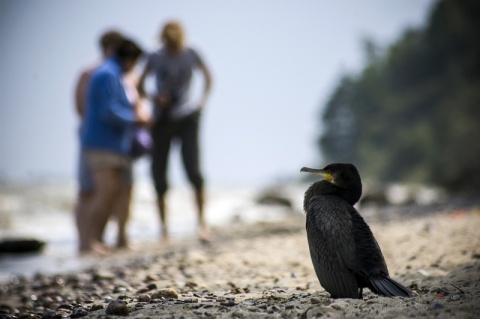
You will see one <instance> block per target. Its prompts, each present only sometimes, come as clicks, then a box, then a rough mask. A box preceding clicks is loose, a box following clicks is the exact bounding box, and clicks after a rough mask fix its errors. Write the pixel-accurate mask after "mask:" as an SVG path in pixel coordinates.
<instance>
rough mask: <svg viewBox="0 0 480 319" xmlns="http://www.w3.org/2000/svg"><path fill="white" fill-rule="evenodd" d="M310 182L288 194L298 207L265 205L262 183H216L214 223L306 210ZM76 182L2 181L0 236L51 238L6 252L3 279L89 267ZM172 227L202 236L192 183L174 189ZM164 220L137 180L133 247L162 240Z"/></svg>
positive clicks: (108, 238)
mask: <svg viewBox="0 0 480 319" xmlns="http://www.w3.org/2000/svg"><path fill="white" fill-rule="evenodd" d="M304 189H305V185H290V186H289V189H288V191H286V192H284V193H285V194H286V197H289V199H290V200H291V201H292V204H293V205H292V207H291V208H288V207H285V206H280V205H265V204H259V203H258V198H259V196H261V194H262V193H263V192H264V191H265V188H262V187H217V188H215V187H213V188H209V189H208V192H207V194H206V196H207V201H206V202H207V205H206V217H207V221H208V223H209V224H210V225H211V226H214V227H215V226H220V225H225V224H228V223H239V222H243V223H253V222H257V221H268V220H276V219H280V218H283V217H284V216H285V215H288V214H291V213H292V211H301V200H302V198H303V195H302V194H303V191H304ZM76 192H77V191H76V184H75V183H74V182H73V181H71V182H65V181H62V182H60V181H49V182H30V183H17V184H0V240H1V239H2V238H35V239H38V240H42V241H45V242H46V245H45V247H44V249H43V251H42V252H41V253H35V254H21V255H14V254H8V255H0V281H4V280H6V279H8V278H9V277H11V276H13V275H26V276H31V275H33V274H35V273H36V272H45V273H53V272H57V271H71V270H75V269H78V268H80V267H82V266H85V264H84V259H82V258H79V257H78V252H77V231H76V227H75V221H74V214H73V210H74V206H75V201H76ZM167 201H168V208H169V213H168V225H169V228H170V232H171V237H172V241H174V240H175V239H178V238H185V237H188V236H195V235H196V225H197V218H196V211H195V206H194V194H193V193H192V190H191V189H190V188H189V187H188V186H179V187H172V190H170V191H169V193H168V197H167ZM159 225H160V222H159V216H158V212H157V206H156V199H155V192H154V189H153V186H152V184H151V183H150V181H149V180H140V181H136V182H135V186H134V191H133V196H132V204H131V213H130V220H129V222H128V226H127V233H128V235H129V238H130V240H131V243H132V245H133V246H134V247H135V246H139V245H140V246H141V245H142V244H143V243H149V242H156V241H158V239H159V238H160V226H159ZM115 237H116V227H115V223H114V222H110V223H109V224H108V225H107V229H106V232H105V242H106V243H107V244H109V245H113V244H114V243H115Z"/></svg>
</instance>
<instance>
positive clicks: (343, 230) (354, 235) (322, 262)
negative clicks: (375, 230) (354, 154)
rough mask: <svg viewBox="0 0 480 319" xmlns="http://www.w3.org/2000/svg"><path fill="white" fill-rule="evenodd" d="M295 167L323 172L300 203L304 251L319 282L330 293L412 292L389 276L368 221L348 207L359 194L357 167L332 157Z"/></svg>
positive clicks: (343, 295)
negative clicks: (304, 230)
mask: <svg viewBox="0 0 480 319" xmlns="http://www.w3.org/2000/svg"><path fill="white" fill-rule="evenodd" d="M300 171H301V172H309V173H314V174H317V175H320V176H322V177H323V178H324V180H321V181H318V182H316V183H314V184H312V186H310V188H309V189H308V190H307V191H306V192H305V199H304V204H303V208H304V210H305V212H306V214H307V217H306V228H307V239H308V246H309V248H310V257H311V258H312V263H313V267H314V268H315V273H316V274H317V277H318V280H319V281H320V284H321V285H322V287H323V288H324V289H325V290H326V291H328V292H329V293H330V294H331V296H332V297H333V298H359V299H361V298H362V290H363V288H364V287H368V288H369V289H370V290H371V291H372V292H374V293H376V294H379V295H382V296H388V297H392V296H402V297H410V296H413V293H412V292H411V291H410V290H409V289H408V288H406V287H404V286H403V285H401V284H400V283H398V282H396V281H394V280H393V279H391V278H390V277H389V275H388V269H387V265H386V263H385V259H384V258H383V255H382V251H381V250H380V247H379V246H378V243H377V241H376V240H375V237H374V236H373V234H372V231H371V230H370V227H368V225H367V223H366V222H365V221H364V220H363V217H362V216H361V215H360V214H359V213H358V211H357V210H356V209H355V208H354V207H353V205H354V204H355V203H356V202H357V201H358V200H359V199H360V196H361V195H362V182H361V180H360V175H359V173H358V171H357V168H356V167H355V166H354V165H352V164H341V163H334V164H330V165H328V166H326V167H325V168H323V169H312V168H308V167H304V168H302V169H301V170H300Z"/></svg>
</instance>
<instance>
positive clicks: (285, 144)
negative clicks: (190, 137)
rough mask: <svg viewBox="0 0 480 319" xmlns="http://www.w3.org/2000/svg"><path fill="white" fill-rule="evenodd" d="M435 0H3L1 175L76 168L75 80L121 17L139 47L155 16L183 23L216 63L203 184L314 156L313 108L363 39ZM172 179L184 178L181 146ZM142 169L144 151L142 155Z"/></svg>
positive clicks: (151, 40) (419, 19) (291, 169)
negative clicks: (101, 38)
mask: <svg viewBox="0 0 480 319" xmlns="http://www.w3.org/2000/svg"><path fill="white" fill-rule="evenodd" d="M432 3H433V1H432V0H388V1H387V0H371V1H369V0H364V1H351V0H350V1H347V0H340V1H321V0H312V1H294V0H291V1H287V0H269V1H266V0H263V1H262V0H238V1H227V0H204V1H198V0H190V1H182V0H175V1H174V0H172V1H165V0H153V1H150V0H149V1H137V0H116V1H106V0H103V1H99V0H70V1H64V0H54V1H52V0H45V1H27V0H1V1H0V39H1V45H0V46H1V50H0V178H1V177H14V178H38V177H45V176H55V177H67V178H74V176H75V170H76V157H77V148H78V142H77V128H78V120H77V118H76V116H75V113H74V108H73V89H74V85H75V82H76V80H77V77H78V75H79V71H80V69H81V68H82V67H84V66H87V65H89V64H91V63H93V62H94V61H95V60H96V59H97V58H98V56H99V52H98V49H97V40H98V37H99V35H100V34H101V33H102V32H103V31H105V30H106V29H110V28H118V29H120V30H121V31H123V32H125V33H126V34H127V35H129V36H131V37H132V38H134V39H136V40H137V42H139V43H140V44H141V45H142V46H143V47H144V48H145V49H147V50H153V49H155V48H156V47H157V45H158V43H157V35H158V32H159V29H160V27H161V26H162V24H163V22H165V21H166V20H167V19H171V18H175V19H179V20H180V21H182V22H183V24H184V26H185V29H186V31H187V40H188V42H189V44H190V45H191V46H193V47H194V48H196V49H197V50H198V51H199V53H200V54H201V55H202V56H203V58H204V60H205V61H206V63H207V64H208V65H209V67H210V69H211V71H212V73H213V80H214V82H213V85H214V86H213V92H212V95H211V99H210V101H209V103H208V105H207V109H206V111H205V113H204V118H203V127H202V136H201V139H202V146H203V149H202V151H203V154H202V159H203V166H204V170H205V175H206V179H207V181H208V182H210V183H211V184H215V185H224V184H230V185H235V184H259V183H262V184H264V183H267V182H269V181H271V180H274V179H276V178H283V177H290V176H297V173H298V171H299V169H300V168H301V167H302V166H306V165H313V166H318V165H320V164H323V163H321V158H320V157H319V155H318V151H317V148H316V145H315V140H316V138H317V134H318V132H319V130H320V126H319V124H320V122H319V116H320V114H321V113H320V112H321V107H322V105H323V104H324V103H325V101H326V100H327V99H328V97H329V94H330V93H331V91H332V89H333V87H334V86H335V84H336V83H337V80H338V79H339V77H340V75H341V74H342V72H347V71H348V72H350V71H354V70H358V69H359V68H360V67H361V66H362V63H363V52H362V45H361V43H362V39H363V38H365V37H366V36H368V37H370V38H372V39H373V40H375V41H376V42H377V43H379V44H381V45H384V46H385V45H387V44H389V43H391V42H392V41H394V40H395V39H397V38H398V37H399V36H400V34H401V33H402V31H403V30H404V29H405V28H407V27H412V26H420V25H422V24H423V23H424V20H425V18H426V17H427V16H428V12H429V9H430V6H431V4H432ZM172 160H173V162H174V163H172V164H173V165H172V166H173V174H172V176H173V179H175V180H183V179H184V178H183V172H182V171H181V170H180V168H179V164H178V162H179V157H178V153H177V152H175V153H174V157H173V158H172ZM138 166H139V167H137V171H138V173H139V174H140V175H146V174H147V173H148V162H147V161H146V160H143V161H142V162H141V163H139V165H138Z"/></svg>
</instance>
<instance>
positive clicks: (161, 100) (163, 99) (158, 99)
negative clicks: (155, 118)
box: [153, 93, 170, 109]
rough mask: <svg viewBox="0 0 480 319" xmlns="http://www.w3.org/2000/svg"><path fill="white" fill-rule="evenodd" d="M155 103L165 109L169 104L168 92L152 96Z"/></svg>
mask: <svg viewBox="0 0 480 319" xmlns="http://www.w3.org/2000/svg"><path fill="white" fill-rule="evenodd" d="M153 102H154V103H155V105H156V106H157V107H159V108H161V109H166V108H168V107H169V105H170V95H169V94H168V93H160V94H158V95H157V96H155V97H154V98H153Z"/></svg>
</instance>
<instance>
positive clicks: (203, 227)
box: [195, 189, 211, 242]
mask: <svg viewBox="0 0 480 319" xmlns="http://www.w3.org/2000/svg"><path fill="white" fill-rule="evenodd" d="M195 204H196V205H197V217H198V235H199V238H200V241H202V242H209V241H210V239H211V238H210V230H209V228H208V226H207V222H206V220H205V211H204V206H205V194H204V191H203V189H196V190H195Z"/></svg>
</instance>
